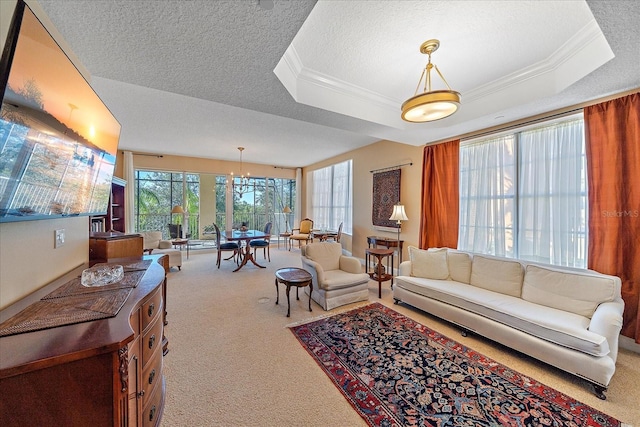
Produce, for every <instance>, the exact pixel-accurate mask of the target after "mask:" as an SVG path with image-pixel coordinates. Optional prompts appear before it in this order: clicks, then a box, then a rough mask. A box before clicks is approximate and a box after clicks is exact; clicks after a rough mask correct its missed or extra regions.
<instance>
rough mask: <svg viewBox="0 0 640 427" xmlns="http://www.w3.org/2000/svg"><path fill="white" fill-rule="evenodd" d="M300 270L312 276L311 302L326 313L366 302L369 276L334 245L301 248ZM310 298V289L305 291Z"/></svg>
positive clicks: (328, 243)
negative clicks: (359, 302)
mask: <svg viewBox="0 0 640 427" xmlns="http://www.w3.org/2000/svg"><path fill="white" fill-rule="evenodd" d="M300 251H301V252H302V256H301V259H302V268H304V269H305V270H307V271H308V272H309V273H311V277H312V280H313V292H312V293H311V299H313V300H314V301H315V302H317V303H318V304H320V306H322V308H324V309H325V310H331V309H332V308H335V307H339V306H341V305H345V304H351V303H353V302H357V301H366V300H368V299H369V285H368V284H369V275H368V274H367V273H364V272H363V271H362V265H360V261H359V260H358V259H357V258H354V257H351V256H346V255H344V254H343V252H342V245H340V243H336V242H317V243H309V244H308V245H305V246H303V247H301V248H300ZM305 293H306V294H307V295H309V287H305Z"/></svg>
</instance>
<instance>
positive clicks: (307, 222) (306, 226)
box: [289, 218, 313, 249]
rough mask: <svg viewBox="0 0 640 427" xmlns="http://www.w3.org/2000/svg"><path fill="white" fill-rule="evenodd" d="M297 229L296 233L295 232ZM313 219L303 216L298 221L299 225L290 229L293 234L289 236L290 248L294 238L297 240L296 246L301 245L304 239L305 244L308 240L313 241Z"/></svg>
mask: <svg viewBox="0 0 640 427" xmlns="http://www.w3.org/2000/svg"><path fill="white" fill-rule="evenodd" d="M296 230H297V233H296ZM312 230H313V220H312V219H309V218H305V219H303V220H302V221H300V226H299V227H298V228H294V229H293V230H291V231H292V232H293V234H291V236H289V249H291V245H292V242H293V241H294V240H297V241H298V247H300V246H301V245H302V241H303V240H304V242H305V244H306V243H309V242H313V233H312Z"/></svg>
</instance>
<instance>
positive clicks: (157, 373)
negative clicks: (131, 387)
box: [140, 350, 163, 406]
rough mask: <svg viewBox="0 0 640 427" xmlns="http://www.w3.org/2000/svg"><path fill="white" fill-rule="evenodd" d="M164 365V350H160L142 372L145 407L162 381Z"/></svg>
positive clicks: (143, 402) (143, 403)
mask: <svg viewBox="0 0 640 427" xmlns="http://www.w3.org/2000/svg"><path fill="white" fill-rule="evenodd" d="M162 363H163V361H162V350H158V351H157V352H156V353H155V354H154V355H153V357H152V359H151V360H150V361H149V363H148V366H147V367H146V368H145V369H144V371H143V372H142V385H141V387H140V388H141V389H142V390H143V391H144V394H143V395H142V405H143V406H146V405H147V402H148V401H149V400H150V399H151V398H152V394H153V391H154V388H155V387H156V385H157V384H158V383H160V382H161V381H162V366H163V365H162Z"/></svg>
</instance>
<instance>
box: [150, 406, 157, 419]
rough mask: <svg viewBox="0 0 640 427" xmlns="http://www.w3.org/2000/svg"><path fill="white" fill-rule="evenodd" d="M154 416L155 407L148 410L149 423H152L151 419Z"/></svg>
mask: <svg viewBox="0 0 640 427" xmlns="http://www.w3.org/2000/svg"><path fill="white" fill-rule="evenodd" d="M155 416H156V405H153V406H152V407H151V409H150V410H149V421H153V418H154V417H155Z"/></svg>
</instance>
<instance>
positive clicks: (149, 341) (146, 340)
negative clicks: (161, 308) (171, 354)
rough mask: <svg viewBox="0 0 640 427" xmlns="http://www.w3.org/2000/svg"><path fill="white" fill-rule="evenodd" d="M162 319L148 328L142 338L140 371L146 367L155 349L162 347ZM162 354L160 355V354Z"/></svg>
mask: <svg viewBox="0 0 640 427" xmlns="http://www.w3.org/2000/svg"><path fill="white" fill-rule="evenodd" d="M163 326H164V325H163V324H162V318H161V317H160V316H157V317H156V320H155V321H154V322H153V323H152V324H151V325H150V326H149V328H148V330H147V332H145V333H144V335H143V336H142V369H143V370H144V369H145V368H146V367H147V363H148V362H149V361H150V360H151V358H152V357H153V354H154V353H155V352H156V349H157V348H160V347H162V327H163ZM160 354H162V353H160Z"/></svg>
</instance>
